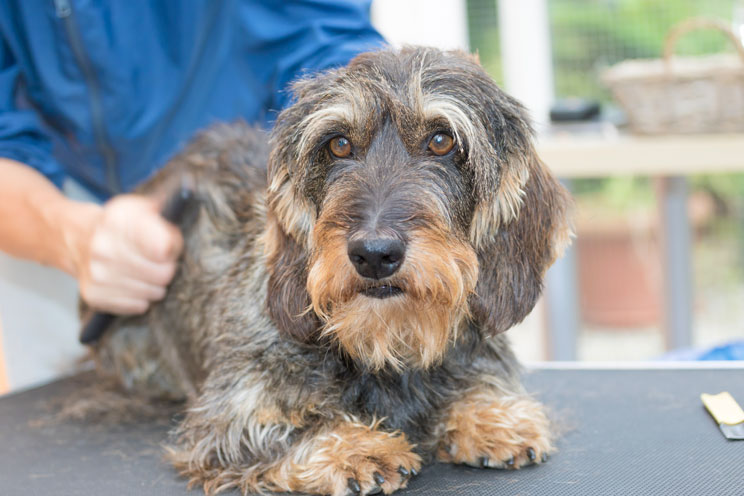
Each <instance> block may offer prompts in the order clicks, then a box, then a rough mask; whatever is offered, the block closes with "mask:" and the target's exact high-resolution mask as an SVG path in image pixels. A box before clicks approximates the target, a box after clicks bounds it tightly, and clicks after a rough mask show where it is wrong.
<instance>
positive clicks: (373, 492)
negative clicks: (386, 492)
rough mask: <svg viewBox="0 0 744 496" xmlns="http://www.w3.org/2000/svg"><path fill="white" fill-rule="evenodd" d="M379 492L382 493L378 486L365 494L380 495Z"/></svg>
mask: <svg viewBox="0 0 744 496" xmlns="http://www.w3.org/2000/svg"><path fill="white" fill-rule="evenodd" d="M381 492H382V488H381V487H380V486H375V487H373V488H372V489H370V490H369V491H368V492H367V494H368V495H372V494H380V493H381Z"/></svg>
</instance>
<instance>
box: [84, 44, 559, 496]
mask: <svg viewBox="0 0 744 496" xmlns="http://www.w3.org/2000/svg"><path fill="white" fill-rule="evenodd" d="M294 95H295V98H296V103H294V105H292V106H291V107H290V108H288V109H287V110H285V111H284V112H282V113H281V115H280V116H279V118H278V120H277V123H276V126H275V128H274V130H273V132H272V134H271V139H270V141H269V142H268V143H267V140H266V138H265V136H264V135H263V134H261V132H259V131H257V130H254V129H251V128H249V127H247V126H245V125H241V124H234V125H219V126H216V127H214V128H212V129H211V130H208V131H206V132H204V133H202V134H201V135H200V136H198V137H197V138H196V139H195V141H193V142H192V143H191V144H190V145H189V146H188V147H187V149H186V150H185V151H184V152H183V153H182V154H181V155H180V156H178V157H177V158H175V159H174V160H173V161H172V162H171V163H169V164H168V165H167V167H165V169H164V170H163V171H162V172H161V173H160V174H159V175H158V176H157V177H156V178H154V179H153V180H152V181H150V182H149V183H148V184H146V185H145V186H144V187H143V189H142V191H143V192H145V193H153V194H154V193H155V192H158V191H161V192H162V191H166V190H172V189H173V188H174V187H175V185H176V184H177V183H178V178H181V177H183V176H184V175H186V176H188V177H191V178H193V180H194V184H195V185H196V187H197V193H198V196H199V198H200V205H199V206H198V207H197V208H195V209H194V210H193V211H192V212H190V215H188V216H187V219H186V220H185V221H184V222H183V223H182V226H181V227H182V229H183V230H184V233H185V240H186V248H185V251H184V254H183V261H182V264H181V266H180V269H179V272H178V274H177V275H176V278H175V280H174V281H173V283H172V286H171V288H170V290H169V292H168V295H167V297H166V299H165V300H163V301H162V302H161V303H159V304H157V305H155V306H154V307H152V309H151V310H150V311H149V312H148V313H147V314H146V315H144V316H142V317H137V318H122V319H120V320H119V321H118V322H117V324H116V326H115V327H116V329H114V330H113V331H111V332H109V333H108V334H107V335H106V336H105V338H104V339H103V340H102V341H101V342H100V343H99V344H98V345H97V346H96V352H97V356H98V359H99V363H100V365H101V368H102V370H104V371H108V372H109V373H111V372H113V373H114V375H115V376H116V377H118V379H119V381H120V382H121V383H122V384H123V385H124V386H126V387H127V388H129V389H131V390H134V391H138V392H139V393H144V394H148V395H152V396H158V397H168V398H174V399H179V398H180V399H184V400H186V401H187V402H188V403H187V409H186V414H185V418H184V419H183V421H182V422H181V423H180V425H179V426H178V429H177V435H176V441H175V442H174V444H173V445H172V446H170V447H169V450H168V453H169V457H170V459H171V460H172V462H173V463H174V465H175V466H176V467H177V469H178V470H179V471H181V472H182V473H183V474H184V475H185V476H186V477H188V479H189V480H190V481H191V483H192V484H200V485H202V487H203V488H204V490H205V491H206V492H208V493H211V492H216V491H219V490H221V489H225V488H230V487H239V488H241V489H242V490H244V491H246V492H248V491H254V490H289V491H304V492H310V493H321V494H334V495H339V494H345V493H347V492H350V493H365V494H366V493H371V492H376V491H378V490H380V489H381V490H382V491H384V492H385V493H391V492H393V491H395V490H396V489H398V488H400V487H403V486H405V485H406V482H407V480H408V477H410V476H411V475H412V474H415V473H416V471H417V470H418V469H419V468H420V467H421V464H422V463H426V462H429V461H432V460H434V459H439V460H442V461H449V462H454V463H466V464H472V465H478V466H484V467H501V468H518V467H520V466H522V465H524V464H526V463H532V462H534V463H540V462H541V460H544V455H545V454H547V453H549V452H550V451H551V450H552V449H553V448H552V444H551V436H550V432H549V430H548V422H547V419H546V417H545V414H544V413H543V409H542V407H541V405H540V404H539V403H537V402H536V401H534V400H532V399H531V398H530V397H529V396H528V395H527V394H526V393H525V392H524V390H523V389H522V387H521V386H520V384H519V381H518V366H517V363H516V361H515V358H514V356H513V354H512V352H511V351H510V349H509V346H508V343H507V341H506V340H505V338H504V337H503V335H501V334H500V333H501V332H502V331H505V330H507V329H508V328H509V327H511V326H512V325H514V324H515V323H517V322H519V321H521V320H522V319H523V318H524V317H525V315H527V313H528V312H529V311H530V310H531V309H532V307H533V306H534V304H535V301H536V299H537V297H538V295H539V293H540V290H541V282H542V278H543V275H544V273H545V271H546V269H547V268H548V266H549V265H550V264H551V263H552V262H553V260H554V259H555V258H556V257H557V256H558V255H559V254H560V253H561V250H562V249H563V247H564V246H565V245H566V244H567V242H568V240H569V236H570V228H569V225H568V223H567V209H568V207H569V204H570V201H569V199H568V196H567V194H566V192H565V191H564V189H563V188H562V187H561V186H560V185H559V183H558V182H556V180H555V179H554V178H553V177H552V176H551V174H550V173H549V172H548V170H547V169H546V168H545V167H544V166H543V165H542V163H541V162H540V160H539V159H538V157H537V155H536V154H535V150H534V147H533V143H532V136H531V129H530V125H529V123H528V119H527V117H526V115H525V111H524V109H523V108H522V107H521V106H520V105H519V104H518V103H517V102H516V101H515V100H513V99H512V98H510V97H509V96H507V95H506V94H505V93H503V92H502V91H501V90H500V89H499V88H498V87H497V86H496V84H494V82H493V81H492V80H491V79H490V78H489V77H488V76H487V75H486V73H485V72H484V71H483V70H482V68H481V67H480V66H479V65H478V64H477V62H476V61H474V60H473V59H472V58H471V57H469V56H467V55H465V54H461V53H452V52H441V51H438V50H434V49H423V48H406V49H402V50H399V51H394V50H386V51H381V52H376V53H368V54H364V55H360V56H359V57H357V58H356V59H354V60H353V61H352V62H351V63H350V64H349V65H348V66H347V67H345V68H341V69H337V70H331V71H329V72H326V73H323V74H320V75H316V76H314V77H310V78H307V79H304V80H301V81H299V82H297V83H296V84H295V86H294ZM438 133H444V134H447V135H450V136H452V137H453V138H454V141H455V147H454V149H453V150H452V151H451V152H449V153H446V154H444V155H442V156H439V155H436V154H434V153H432V152H431V151H430V149H429V148H428V144H429V143H430V140H431V139H432V136H434V135H435V134H438ZM339 136H343V137H345V138H346V139H348V141H349V142H350V144H351V152H350V154H349V155H348V156H345V157H343V158H338V157H336V156H334V154H333V153H331V151H330V150H329V141H330V140H331V139H333V138H335V137H339ZM267 164H268V167H267ZM368 238H381V239H393V240H397V241H400V242H402V244H403V245H404V246H405V258H404V259H403V262H402V264H401V265H400V268H399V270H398V271H397V272H395V273H393V274H392V275H390V276H389V277H386V278H383V279H382V280H375V279H373V278H368V277H362V276H361V275H360V273H358V272H357V270H355V268H354V265H353V263H352V262H351V261H350V256H349V254H348V246H349V243H351V242H352V241H354V240H359V239H362V240H363V239H368ZM381 284H384V285H386V287H388V288H390V287H394V288H397V293H395V294H394V295H392V296H390V297H388V298H376V297H371V296H368V295H369V292H368V291H369V290H370V289H372V290H374V289H375V288H377V289H379V288H380V285H381Z"/></svg>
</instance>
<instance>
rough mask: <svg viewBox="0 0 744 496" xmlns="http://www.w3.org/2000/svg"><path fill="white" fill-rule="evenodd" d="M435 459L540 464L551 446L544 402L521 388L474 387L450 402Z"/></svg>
mask: <svg viewBox="0 0 744 496" xmlns="http://www.w3.org/2000/svg"><path fill="white" fill-rule="evenodd" d="M440 429H441V437H440V442H439V449H438V451H437V458H438V459H439V460H440V461H444V462H450V463H464V464H467V465H471V466H478V467H484V468H486V467H488V468H519V467H521V466H523V465H527V464H531V463H542V462H544V461H545V460H546V459H547V455H548V454H549V453H550V452H552V451H553V450H554V448H553V445H552V442H551V436H550V431H549V422H548V418H547V416H546V415H545V411H544V407H543V406H542V405H541V404H540V403H538V402H537V401H535V400H534V399H532V398H530V397H529V396H527V395H526V394H525V393H505V392H503V391H501V390H499V389H497V388H496V387H493V386H485V385H483V386H479V387H477V388H476V389H473V390H471V391H470V392H469V393H467V394H466V395H464V396H463V397H462V398H461V399H459V400H457V401H455V402H454V403H453V404H452V405H451V406H450V408H449V410H448V412H447V415H446V417H445V420H444V422H443V423H442V424H441V426H440Z"/></svg>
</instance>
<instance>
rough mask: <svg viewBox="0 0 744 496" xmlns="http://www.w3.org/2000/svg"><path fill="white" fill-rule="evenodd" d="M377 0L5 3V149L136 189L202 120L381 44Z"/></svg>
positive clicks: (81, 177)
mask: <svg viewBox="0 0 744 496" xmlns="http://www.w3.org/2000/svg"><path fill="white" fill-rule="evenodd" d="M369 3H370V0H97V1H93V0H3V1H2V2H0V156H3V157H8V158H12V159H15V160H18V161H20V162H24V163H26V164H29V165H31V166H32V167H34V168H36V169H38V170H39V171H41V172H42V173H43V174H44V175H46V176H47V177H48V178H49V179H51V180H52V181H53V182H54V183H55V184H57V185H58V186H59V185H61V183H62V181H63V180H64V178H65V176H70V177H72V178H74V179H76V180H78V181H79V182H81V183H82V184H83V185H84V186H86V187H88V188H89V189H90V190H91V191H93V192H94V193H96V194H97V195H98V196H100V197H101V198H106V197H107V196H110V195H112V194H115V193H118V192H122V191H128V190H130V189H131V188H132V187H134V186H135V185H136V184H137V183H139V182H141V181H142V180H143V179H144V178H146V177H147V176H148V175H149V174H150V173H151V172H152V171H154V170H156V169H157V168H158V167H160V166H162V165H163V164H164V162H165V161H167V159H168V158H169V157H170V156H171V155H172V154H173V153H174V152H175V151H176V150H177V149H178V148H179V146H181V145H182V144H183V143H184V142H185V141H186V140H188V138H189V137H190V136H191V135H192V134H193V133H194V132H195V131H196V130H198V129H200V128H203V127H205V126H208V125H209V124H210V123H212V122H215V121H231V120H235V119H237V118H243V119H245V120H247V121H248V122H259V123H264V124H268V123H270V121H271V119H272V116H273V115H274V114H275V112H276V111H277V110H280V109H281V108H282V107H283V106H284V105H286V104H287V99H288V95H287V92H286V91H285V90H286V87H287V83H288V82H290V81H292V80H293V79H295V78H296V77H298V76H299V75H301V74H302V73H304V72H305V71H315V70H320V69H324V68H328V67H332V66H337V65H342V64H345V63H346V62H348V61H349V60H350V59H351V58H352V57H353V56H354V55H356V54H357V53H359V52H361V51H365V50H369V49H373V48H376V47H379V46H380V45H381V44H382V38H381V37H380V35H379V34H378V33H377V32H376V31H375V30H374V29H373V28H372V26H371V25H370V20H369Z"/></svg>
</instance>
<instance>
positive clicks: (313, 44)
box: [254, 0, 385, 109]
mask: <svg viewBox="0 0 744 496" xmlns="http://www.w3.org/2000/svg"><path fill="white" fill-rule="evenodd" d="M270 3H271V4H273V5H274V6H275V7H274V8H275V9H278V12H275V13H274V14H275V15H276V17H275V19H281V22H282V23H283V24H285V25H284V26H281V27H278V30H276V31H275V32H277V31H278V32H285V33H289V34H290V35H289V36H286V37H284V38H283V39H281V42H280V44H281V45H283V47H282V48H283V49H282V53H281V56H280V57H279V58H278V60H277V73H276V77H275V79H274V83H275V87H274V95H275V97H274V101H273V102H272V103H273V105H272V106H273V107H274V108H275V109H282V108H284V107H286V106H288V105H289V104H290V103H291V101H290V98H291V95H290V92H289V91H288V90H289V88H288V86H289V83H291V82H292V81H294V80H295V79H297V78H298V77H301V76H302V75H304V74H308V73H313V72H317V71H321V70H324V69H329V68H332V67H338V66H342V65H345V64H347V63H348V62H349V61H350V60H351V59H352V58H354V56H356V55H357V54H359V53H362V52H365V51H370V50H376V49H380V48H382V47H383V46H384V45H385V40H384V39H383V37H382V36H381V35H380V34H379V33H378V32H377V30H376V29H375V28H374V27H373V26H372V23H371V21H370V4H371V1H370V0H284V1H282V2H275V1H273V0H270ZM254 21H258V22H261V20H260V19H256V18H254Z"/></svg>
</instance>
